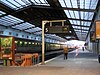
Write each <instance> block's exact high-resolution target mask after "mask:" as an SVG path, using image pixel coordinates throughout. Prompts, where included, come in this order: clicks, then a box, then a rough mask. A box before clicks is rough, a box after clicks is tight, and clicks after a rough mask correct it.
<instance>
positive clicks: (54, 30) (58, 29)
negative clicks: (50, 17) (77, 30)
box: [45, 26, 69, 34]
mask: <svg viewBox="0 0 100 75" xmlns="http://www.w3.org/2000/svg"><path fill="white" fill-rule="evenodd" d="M45 33H50V34H59V33H69V26H50V27H46V28H45Z"/></svg>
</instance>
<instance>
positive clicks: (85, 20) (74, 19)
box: [68, 18, 92, 22]
mask: <svg viewBox="0 0 100 75" xmlns="http://www.w3.org/2000/svg"><path fill="white" fill-rule="evenodd" d="M68 20H78V21H86V22H92V20H85V19H76V18H68Z"/></svg>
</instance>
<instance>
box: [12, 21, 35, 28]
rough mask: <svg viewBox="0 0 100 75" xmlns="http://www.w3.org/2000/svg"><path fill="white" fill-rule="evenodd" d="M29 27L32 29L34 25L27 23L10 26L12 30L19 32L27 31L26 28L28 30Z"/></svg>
mask: <svg viewBox="0 0 100 75" xmlns="http://www.w3.org/2000/svg"><path fill="white" fill-rule="evenodd" d="M30 27H34V25H32V24H30V23H27V22H25V23H22V24H19V25H16V26H12V28H16V29H20V30H23V29H27V28H30Z"/></svg>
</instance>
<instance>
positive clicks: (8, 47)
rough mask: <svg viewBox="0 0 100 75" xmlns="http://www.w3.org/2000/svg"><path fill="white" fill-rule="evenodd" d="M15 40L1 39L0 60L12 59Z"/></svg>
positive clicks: (10, 38) (9, 38)
mask: <svg viewBox="0 0 100 75" xmlns="http://www.w3.org/2000/svg"><path fill="white" fill-rule="evenodd" d="M12 47H13V38H12V37H3V38H0V59H12V56H13V55H12V53H13V50H12Z"/></svg>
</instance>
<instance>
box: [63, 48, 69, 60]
mask: <svg viewBox="0 0 100 75" xmlns="http://www.w3.org/2000/svg"><path fill="white" fill-rule="evenodd" d="M67 58H68V46H65V47H64V60H65V59H66V60H67Z"/></svg>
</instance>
